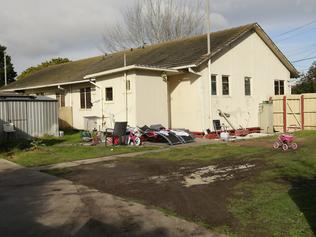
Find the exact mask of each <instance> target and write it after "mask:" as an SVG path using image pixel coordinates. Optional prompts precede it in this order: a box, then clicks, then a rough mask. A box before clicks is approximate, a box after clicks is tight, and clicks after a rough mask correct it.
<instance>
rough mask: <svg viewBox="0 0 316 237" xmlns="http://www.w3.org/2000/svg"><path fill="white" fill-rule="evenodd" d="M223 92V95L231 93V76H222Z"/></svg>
mask: <svg viewBox="0 0 316 237" xmlns="http://www.w3.org/2000/svg"><path fill="white" fill-rule="evenodd" d="M222 93H223V95H229V77H228V76H222Z"/></svg>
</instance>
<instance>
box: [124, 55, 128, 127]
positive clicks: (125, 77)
mask: <svg viewBox="0 0 316 237" xmlns="http://www.w3.org/2000/svg"><path fill="white" fill-rule="evenodd" d="M126 61H127V60H126V53H124V67H126V65H127V62H126ZM124 79H125V115H126V122H127V123H128V101H127V72H126V70H125V71H124Z"/></svg>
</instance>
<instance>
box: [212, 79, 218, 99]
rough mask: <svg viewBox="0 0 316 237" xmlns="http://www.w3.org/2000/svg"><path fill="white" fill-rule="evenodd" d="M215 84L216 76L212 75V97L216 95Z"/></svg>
mask: <svg viewBox="0 0 316 237" xmlns="http://www.w3.org/2000/svg"><path fill="white" fill-rule="evenodd" d="M216 87H217V83H216V75H212V78H211V91H212V95H217V88H216Z"/></svg>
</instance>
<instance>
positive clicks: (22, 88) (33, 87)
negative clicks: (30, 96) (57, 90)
mask: <svg viewBox="0 0 316 237" xmlns="http://www.w3.org/2000/svg"><path fill="white" fill-rule="evenodd" d="M85 82H90V80H81V81H72V82H62V83H55V84H49V85H42V86H30V87H20V88H13V89H2V90H1V91H5V92H10V91H22V90H31V89H39V88H46V87H54V86H57V87H61V86H64V85H72V84H79V83H85Z"/></svg>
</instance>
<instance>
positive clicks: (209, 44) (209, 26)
mask: <svg viewBox="0 0 316 237" xmlns="http://www.w3.org/2000/svg"><path fill="white" fill-rule="evenodd" d="M206 1H207V7H206V8H207V18H206V19H207V54H208V56H209V60H208V86H209V88H210V85H212V83H211V81H212V71H211V65H212V61H211V52H212V51H211V9H210V0H206ZM211 93H212V89H211V91H210V93H209V95H208V96H209V97H208V98H209V106H210V108H209V115H208V120H207V121H208V122H209V125H210V122H211V119H212V117H213V114H212V94H211Z"/></svg>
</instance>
